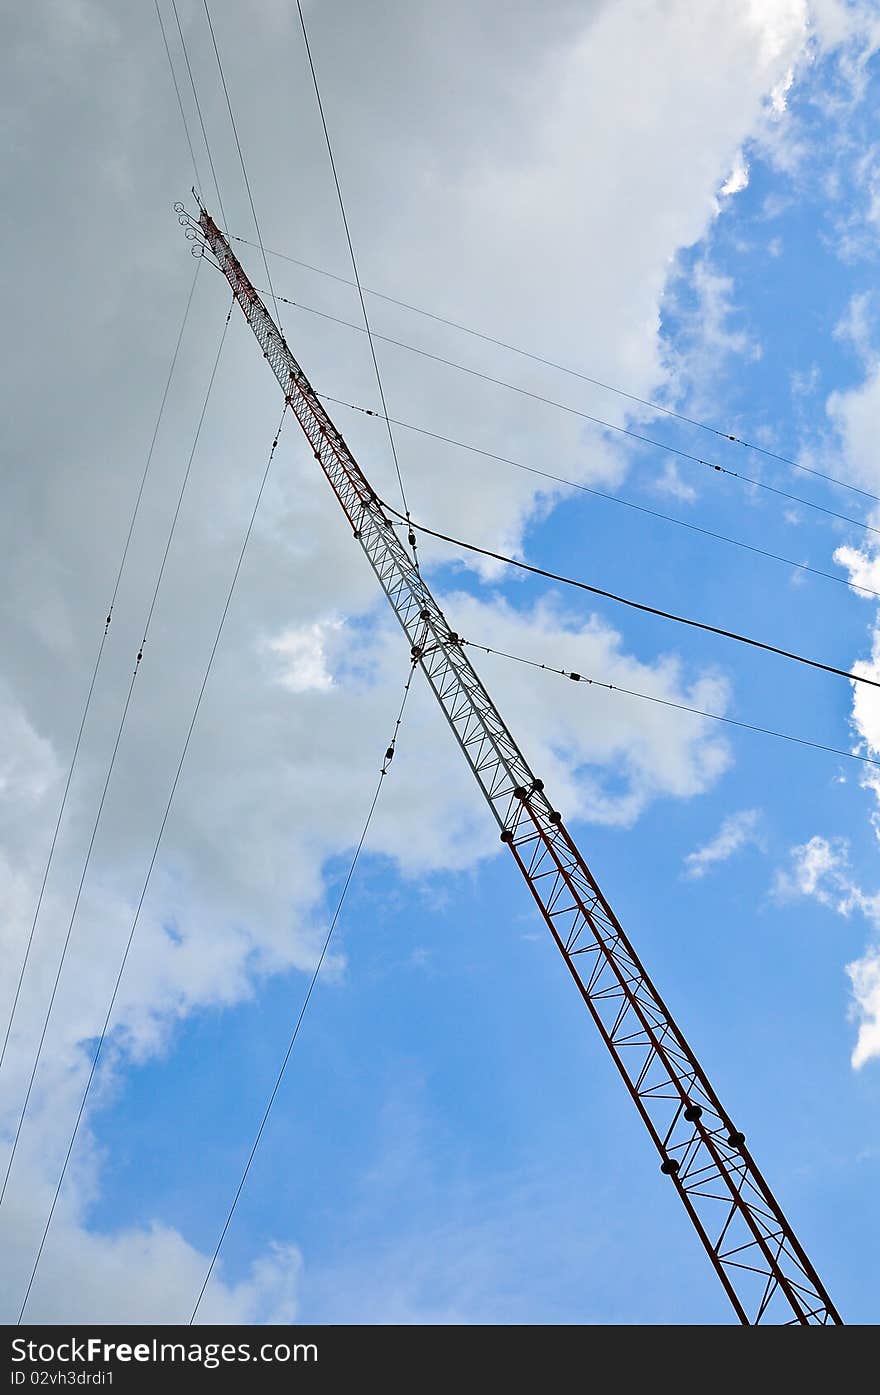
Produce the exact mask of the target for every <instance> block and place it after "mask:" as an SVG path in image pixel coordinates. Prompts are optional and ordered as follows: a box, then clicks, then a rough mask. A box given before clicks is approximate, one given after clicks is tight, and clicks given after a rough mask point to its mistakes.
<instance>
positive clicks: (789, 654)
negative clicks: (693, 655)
mask: <svg viewBox="0 0 880 1395" xmlns="http://www.w3.org/2000/svg"><path fill="white" fill-rule="evenodd" d="M379 502H380V504H381V506H382V508H383V509H385V510H386V511H387V512H388V513H391V514H394V515H395V517H397V518H399V519H401V520H402V521H403V522H405V523H406V525H407V527H411V528H415V529H417V530H418V531H420V532H422V533H427V535H428V536H429V537H431V538H439V539H440V541H441V542H446V543H451V545H452V546H453V547H461V548H464V549H465V551H467V552H475V553H477V554H479V556H481V557H490V558H492V560H493V561H495V562H503V563H504V564H505V565H506V566H508V567H518V568H519V569H520V571H524V572H530V573H531V574H532V575H533V576H542V577H545V578H546V579H547V580H548V581H558V582H560V583H561V584H562V585H563V586H574V587H576V588H577V589H578V590H580V591H588V592H589V593H590V595H592V596H601V597H602V598H603V599H604V600H607V601H614V602H615V603H616V604H617V605H625V606H628V607H629V608H630V609H631V610H640V611H642V612H643V613H644V614H646V615H656V616H658V617H659V618H660V619H662V620H674V621H675V623H676V624H678V625H687V626H689V627H690V628H691V629H694V630H703V631H704V632H705V633H706V634H713V635H720V636H721V637H722V638H723V639H731V640H734V641H735V642H736V643H737V644H746V645H749V646H750V647H751V648H752V649H761V650H763V651H764V652H765V653H767V654H777V655H779V657H780V658H783V659H790V660H791V661H792V662H794V663H797V664H804V665H806V666H807V667H808V668H816V669H821V670H822V672H823V673H833V674H835V675H836V676H837V677H839V678H846V679H848V680H849V681H850V682H851V683H865V684H867V685H868V686H869V687H871V688H880V681H878V680H877V679H874V678H867V677H865V676H864V675H863V674H861V673H851V672H850V670H849V669H845V668H837V667H836V666H835V665H834V664H824V663H822V662H820V660H819V659H809V658H806V657H805V656H804V655H803V654H796V653H794V652H793V651H792V650H790V649H781V648H779V647H778V645H775V644H768V643H766V642H765V641H764V640H761V639H753V638H752V637H751V636H750V635H743V634H739V633H738V632H737V631H736V630H727V629H724V628H723V627H721V626H720V625H710V624H708V623H707V622H706V621H704V620H693V619H691V618H690V617H688V616H685V615H677V614H675V613H674V612H673V611H671V610H661V609H660V607H659V606H653V605H648V604H646V602H644V601H634V600H632V599H631V598H630V597H628V596H619V595H617V594H616V592H614V591H606V590H603V588H602V587H600V586H591V585H589V583H588V582H586V581H579V580H577V579H576V578H575V577H570V576H562V575H561V574H560V573H559V572H551V571H548V570H546V569H545V568H544V567H537V566H533V565H532V563H530V562H523V561H520V560H519V559H518V558H516V557H508V556H507V555H506V553H503V552H493V551H492V549H491V548H488V547H480V546H478V544H477V543H469V542H464V541H463V539H461V538H454V537H452V536H451V535H450V534H449V533H441V532H439V531H438V530H437V529H436V528H427V527H426V526H425V525H424V524H423V523H416V522H415V521H414V520H410V519H404V518H403V515H402V514H401V513H400V512H399V511H398V510H397V509H395V508H392V506H391V505H390V504H387V503H385V501H384V500H380V501H379Z"/></svg>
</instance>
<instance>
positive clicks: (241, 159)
mask: <svg viewBox="0 0 880 1395" xmlns="http://www.w3.org/2000/svg"><path fill="white" fill-rule="evenodd" d="M203 3H204V6H205V18H206V19H207V21H208V28H209V29H210V31H211V43H212V44H213V45H214V56H215V57H216V59H217V69H218V71H219V73H220V81H221V83H222V84H223V95H224V97H225V98H226V110H227V111H228V112H229V121H230V124H231V125H232V134H233V136H234V137H235V147H236V149H237V151H238V159H239V163H240V165H241V172H242V174H243V175H244V183H245V188H246V189H247V196H248V202H249V203H250V206H251V214H252V216H253V220H254V227H255V229H256V232H257V241H258V242H259V244H260V251H261V252H262V254H263V266H264V268H265V271H266V280H267V281H268V283H269V290H270V292H271V295H272V301H273V304H274V306H275V314H276V315H277V317H278V320H279V322H280V320H281V312H280V310H279V309H278V302H277V300H276V299H275V288H274V286H273V285H272V275H271V273H270V271H269V262H268V260H267V258H266V249H265V248H264V246H263V234H262V233H261V232H260V224H259V221H258V219H257V210H256V208H255V207H254V196H253V194H252V193H251V181H250V180H249V179H248V172H247V166H246V165H245V162H244V153H243V151H242V148H241V141H240V140H239V138H238V127H237V126H236V124H235V116H234V115H233V111H232V102H231V101H230V99H229V88H228V87H227V86H226V75H225V73H224V72H223V63H222V60H221V58H220V50H219V48H218V47H217V36H216V35H215V33H214V25H213V23H212V21H211V11H210V10H209V9H208V0H203Z"/></svg>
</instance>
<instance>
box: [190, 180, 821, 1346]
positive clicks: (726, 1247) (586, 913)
mask: <svg viewBox="0 0 880 1395" xmlns="http://www.w3.org/2000/svg"><path fill="white" fill-rule="evenodd" d="M177 209H178V212H179V213H180V214H181V221H182V222H183V221H186V222H189V221H190V220H189V219H188V217H187V216H186V215H185V214H184V212H183V208H182V205H177ZM191 229H197V232H198V237H199V240H201V239H204V245H205V247H206V248H207V249H208V250H209V251H210V252H211V253H212V254H213V256H214V258H215V259H216V261H217V264H218V266H219V268H220V270H221V271H222V272H223V275H224V276H225V277H226V279H227V281H228V282H229V285H230V286H231V288H232V292H233V295H234V296H235V299H236V301H237V302H238V304H239V306H240V307H241V309H242V311H243V312H244V315H245V318H246V320H247V322H248V324H249V325H250V327H251V329H252V330H253V332H254V335H255V336H256V339H257V342H258V343H259V345H260V347H261V348H262V350H263V356H264V357H265V358H266V360H267V362H268V363H269V365H270V367H271V369H272V371H273V373H274V374H275V377H276V378H277V379H278V382H279V384H280V385H281V390H282V392H283V393H284V397H285V401H286V402H287V404H288V406H289V407H290V408H291V410H292V412H293V413H294V416H295V417H296V419H297V421H298V422H299V424H300V426H301V428H302V430H303V433H304V435H305V437H306V439H307V441H308V442H309V445H310V446H311V448H312V451H313V453H314V456H315V459H316V461H317V462H318V464H319V465H320V467H321V469H322V470H323V472H324V474H325V475H326V477H327V479H328V481H329V483H330V486H331V488H332V489H333V492H334V494H335V495H336V498H337V499H338V501H339V503H340V505H341V507H342V510H343V512H344V514H345V516H346V518H347V519H348V522H349V523H350V525H351V527H352V530H353V532H354V536H355V539H356V540H357V541H358V542H359V543H360V546H361V548H362V549H363V551H364V552H365V554H366V556H367V559H368V561H369V563H370V565H371V566H372V568H373V571H374V572H375V573H376V576H377V578H378V580H379V584H380V586H381V587H382V590H383V591H384V592H385V595H386V597H387V599H388V602H389V604H390V605H391V607H392V609H393V611H394V613H395V615H396V616H397V618H398V620H399V621H400V624H401V626H402V628H403V630H404V633H405V634H406V636H407V638H408V640H409V643H410V646H411V652H412V656H413V658H414V659H415V660H417V661H418V663H419V665H420V667H421V669H422V671H423V673H424V675H425V677H426V679H427V680H428V683H429V685H430V687H431V690H432V692H433V693H434V696H435V697H436V699H437V702H438V703H439V705H440V707H441V709H442V711H443V714H444V716H445V717H446V720H447V721H448V723H449V725H450V727H451V728H452V732H453V735H454V736H455V739H456V741H457V742H458V745H459V747H460V748H461V751H462V753H463V755H464V757H465V759H466V761H467V762H468V765H469V766H470V768H471V770H472V772H473V774H474V777H475V779H476V780H477V782H478V784H479V786H480V789H481V790H482V792H483V794H484V796H485V799H486V802H487V803H488V805H489V808H490V809H491V811H492V813H493V815H494V817H495V819H496V820H497V822H498V826H499V828H500V830H501V840H502V842H503V843H504V844H506V846H507V848H508V849H509V850H510V853H511V855H512V857H513V859H514V862H515V863H516V865H517V867H518V868H519V870H520V872H521V873H522V876H523V878H524V879H525V882H526V885H527V886H528V888H529V890H530V892H531V893H532V896H533V897H534V899H535V902H536V904H537V906H538V909H539V910H540V912H541V914H542V916H543V917H544V920H545V921H546V923H547V926H548V928H549V930H550V933H551V935H552V936H553V939H554V941H555V943H556V946H557V948H558V950H559V952H560V954H561V955H562V957H563V959H564V961H565V964H566V966H567V968H568V971H569V973H570V974H571V977H572V979H573V980H574V983H575V986H576V988H577V991H578V992H579V993H580V995H581V997H582V999H583V1001H584V1004H585V1006H586V1008H587V1010H588V1012H589V1013H590V1016H591V1017H592V1019H593V1021H594V1023H595V1024H596V1027H597V1028H598V1031H599V1034H600V1036H601V1037H602V1040H603V1041H604V1043H605V1045H606V1047H607V1048H608V1051H609V1052H610V1054H611V1057H612V1060H613V1061H614V1064H615V1065H616V1067H617V1069H618V1071H619V1072H620V1075H621V1078H622V1080H623V1082H624V1085H625V1086H626V1088H627V1090H628V1091H629V1094H630V1098H631V1099H632V1101H633V1104H634V1105H635V1107H636V1109H637V1110H638V1112H639V1115H640V1116H641V1119H642V1122H643V1123H644V1125H645V1127H646V1129H647V1131H648V1133H649V1135H650V1137H651V1140H652V1141H653V1143H654V1146H655V1148H656V1149H657V1152H658V1154H659V1157H660V1170H661V1172H663V1173H664V1174H665V1175H666V1176H667V1177H668V1178H669V1182H670V1185H671V1186H672V1187H673V1188H674V1189H675V1191H676V1193H677V1194H678V1196H679V1198H680V1200H681V1203H682V1205H683V1206H684V1209H685V1212H686V1213H687V1216H688V1218H689V1219H690V1221H691V1224H692V1225H693V1227H694V1229H695V1230H696V1232H697V1235H698V1236H699V1237H700V1240H701V1242H702V1244H703V1246H704V1248H705V1250H706V1253H707V1254H708V1256H709V1259H710V1261H711V1263H712V1265H713V1267H714V1269H715V1272H716V1273H717V1275H718V1278H719V1279H720V1281H721V1283H722V1285H723V1287H724V1290H725V1292H726V1294H727V1296H728V1298H729V1299H730V1302H731V1303H732V1305H733V1308H734V1311H735V1313H736V1315H737V1317H738V1319H739V1321H740V1322H741V1323H744V1324H747V1325H751V1324H756V1323H762V1322H763V1323H767V1322H770V1323H788V1324H804V1325H806V1324H815V1325H826V1324H836V1323H840V1322H841V1318H840V1316H839V1314H838V1312H837V1310H836V1308H835V1307H834V1304H833V1303H832V1302H831V1299H830V1298H829V1296H828V1294H827V1292H826V1291H825V1287H824V1285H823V1284H822V1282H821V1280H820V1278H819V1276H818V1274H817V1273H816V1271H815V1269H814V1268H813V1265H812V1264H811V1263H810V1261H809V1259H808V1258H807V1255H806V1254H805V1252H804V1250H803V1248H802V1246H801V1245H800V1243H799V1241H798V1239H797V1237H796V1236H795V1234H794V1231H793V1230H792V1228H791V1226H790V1225H789V1223H788V1221H787V1220H786V1218H785V1216H784V1215H783V1212H782V1210H781V1208H780V1206H779V1204H778V1202H777V1201H776V1198H775V1197H774V1195H773V1193H772V1192H771V1190H770V1188H769V1187H768V1185H767V1183H766V1182H765V1181H764V1178H763V1176H762V1175H761V1173H760V1171H759V1170H758V1167H757V1165H756V1163H755V1162H754V1159H753V1158H752V1156H751V1154H750V1152H749V1149H748V1147H747V1146H746V1141H745V1135H744V1134H743V1133H742V1131H741V1130H740V1129H738V1128H737V1126H736V1125H735V1124H734V1123H733V1121H732V1120H731V1117H730V1115H729V1114H728V1113H727V1110H726V1109H725V1108H724V1106H723V1105H722V1104H721V1102H720V1100H719V1099H718V1096H717V1095H716V1093H715V1091H714V1090H713V1088H712V1085H711V1084H710V1082H709V1080H708V1078H707V1076H706V1074H705V1072H704V1071H703V1069H702V1067H701V1066H700V1064H699V1062H698V1060H697V1058H696V1056H695V1055H694V1053H693V1051H692V1050H691V1048H690V1046H689V1045H688V1043H687V1041H686V1040H685V1037H684V1035H683V1034H682V1032H681V1030H680V1029H679V1027H678V1026H677V1025H676V1023H675V1021H674V1019H673V1017H672V1014H671V1013H670V1012H669V1010H668V1008H667V1007H666V1004H665V1003H664V1001H663V999H662V998H661V996H660V994H659V993H658V991H657V989H656V988H655V987H654V984H653V982H652V981H651V979H650V978H649V977H648V974H647V973H646V971H645V969H644V968H643V967H642V963H641V961H640V959H639V957H638V955H637V954H636V952H635V950H634V949H633V947H632V945H631V943H630V941H629V938H628V937H627V935H626V933H625V931H624V930H623V928H622V926H621V925H620V923H619V921H618V920H617V917H616V916H615V914H614V912H613V911H612V909H611V907H610V906H609V904H608V902H607V901H606V900H605V897H604V896H603V894H602V892H601V891H600V889H599V887H598V885H597V884H596V881H595V879H594V877H593V875H592V873H591V872H590V870H589V868H588V866H587V864H586V862H585V861H584V858H583V857H582V856H581V853H580V852H579V851H578V848H577V846H576V845H575V842H574V839H573V838H572V836H571V834H570V833H569V832H568V830H567V829H566V827H565V825H564V823H563V821H562V818H561V816H560V814H559V813H557V812H556V810H555V809H554V807H553V804H552V803H551V801H550V799H549V798H548V796H547V794H546V792H545V790H544V785H543V782H542V781H541V780H539V779H536V777H535V775H534V774H533V773H532V771H531V769H530V768H529V766H528V764H527V762H526V760H525V758H524V757H523V755H522V752H521V751H520V749H519V747H518V746H517V744H516V741H515V740H514V738H513V736H512V735H511V733H510V732H509V731H508V729H507V727H506V725H505V723H504V721H503V719H502V717H501V715H500V713H499V712H498V710H497V708H496V707H495V705H494V703H493V702H492V699H491V698H490V696H489V694H488V693H487V691H486V689H485V688H484V686H483V684H482V682H481V681H480V679H479V677H478V675H477V673H476V671H475V670H474V668H473V667H472V665H471V664H470V662H469V660H468V659H467V657H466V656H465V654H464V652H463V649H462V647H461V643H460V640H459V636H458V635H456V634H455V632H454V631H453V630H452V629H451V628H450V626H449V625H448V623H447V621H446V618H445V616H444V615H443V612H442V611H441V609H440V607H439V606H438V604H437V602H436V601H435V600H434V597H433V596H432V594H431V592H430V590H429V589H428V587H427V585H426V584H425V581H424V579H423V578H422V576H421V575H420V573H419V571H418V569H417V567H416V565H415V563H414V561H413V558H412V557H411V556H410V554H409V553H408V552H407V550H406V548H405V547H404V545H403V543H402V541H401V540H400V538H399V537H398V535H397V532H396V530H395V528H394V526H393V525H392V522H391V520H390V519H389V518H388V516H387V514H386V512H385V511H384V509H383V507H382V504H381V501H380V500H379V498H378V497H377V495H376V493H375V491H374V490H373V489H372V488H371V486H370V484H369V481H368V480H367V479H366V477H365V475H364V473H363V471H362V470H361V468H360V466H359V465H358V463H357V461H356V460H355V459H354V456H353V455H352V454H351V451H350V450H349V448H348V446H347V445H346V443H345V441H344V440H343V438H342V435H341V433H340V432H339V431H338V430H337V428H336V427H335V426H334V424H333V422H332V421H331V419H330V417H329V416H328V414H327V412H326V411H325V410H324V407H323V406H322V404H321V402H320V401H319V399H318V397H317V395H316V393H315V391H314V389H313V388H312V386H311V384H310V383H309V381H308V379H307V377H306V375H305V373H304V372H303V370H302V368H301V367H300V365H299V364H298V363H297V361H296V359H295V358H294V356H293V354H292V353H291V352H290V349H289V348H288V347H287V344H286V343H285V340H284V336H283V335H282V333H281V331H280V330H279V328H278V326H277V325H276V324H275V323H274V321H273V319H272V317H271V315H270V314H269V312H268V310H267V309H266V307H265V305H264V304H263V302H262V300H261V299H260V296H259V295H258V294H257V292H256V290H255V289H254V287H253V285H252V284H251V282H250V280H249V278H248V276H247V274H246V273H245V271H244V269H243V268H242V266H241V263H240V262H239V260H238V258H237V257H236V256H235V254H234V252H233V251H232V249H231V248H230V246H229V243H228V242H227V240H226V238H225V237H224V235H223V233H222V232H221V231H220V229H219V228H218V227H217V224H216V223H215V222H214V220H213V218H211V216H210V215H209V214H208V213H207V211H206V210H205V209H204V208H203V207H202V208H200V216H199V219H198V223H197V224H196V223H195V222H192V223H191ZM190 235H191V236H192V235H193V233H192V231H191V233H190Z"/></svg>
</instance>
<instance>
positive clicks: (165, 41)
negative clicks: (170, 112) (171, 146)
mask: <svg viewBox="0 0 880 1395" xmlns="http://www.w3.org/2000/svg"><path fill="white" fill-rule="evenodd" d="M153 3H154V4H155V6H156V18H157V19H158V21H159V28H160V29H161V31H162V42H163V44H164V45H165V53H166V55H167V57H168V67H169V69H170V70H171V81H172V82H173V83H174V91H175V93H176V94H177V105H178V106H179V108H180V119H181V121H182V122H183V133H184V135H185V136H186V143H187V145H188V146H189V153H190V159H191V160H192V167H193V174H194V175H195V179H196V184H197V186H198V187H199V188H201V187H202V181H201V179H200V178H199V167H198V165H197V164H196V152H195V151H194V150H193V143H192V141H191V140H190V134H189V123H188V121H187V119H186V112H185V111H184V109H183V99H182V97H181V95H180V88H179V86H178V83H177V74H176V73H175V71H174V62H173V60H172V58H171V49H170V48H169V47H168V36H167V34H166V33H165V24H164V22H163V19H162V12H161V10H160V9H159V0H153Z"/></svg>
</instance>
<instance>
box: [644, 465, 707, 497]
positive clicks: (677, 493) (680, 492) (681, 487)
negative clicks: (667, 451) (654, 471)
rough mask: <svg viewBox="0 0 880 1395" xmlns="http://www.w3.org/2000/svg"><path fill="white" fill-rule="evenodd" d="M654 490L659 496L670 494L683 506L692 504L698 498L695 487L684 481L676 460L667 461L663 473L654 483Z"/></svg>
mask: <svg viewBox="0 0 880 1395" xmlns="http://www.w3.org/2000/svg"><path fill="white" fill-rule="evenodd" d="M654 488H655V489H656V490H657V492H658V494H669V495H671V496H672V498H673V499H678V500H680V501H681V503H683V504H692V503H693V502H694V500H695V499H696V497H697V491H696V490H695V489H694V487H693V485H690V484H688V483H687V481H686V480H683V479H682V477H681V475H680V474H679V470H678V466H677V465H676V463H675V461H674V460H667V461H666V464H665V465H664V467H663V471H662V473H661V474H660V475H658V476H657V478H656V480H655V481H654Z"/></svg>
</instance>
